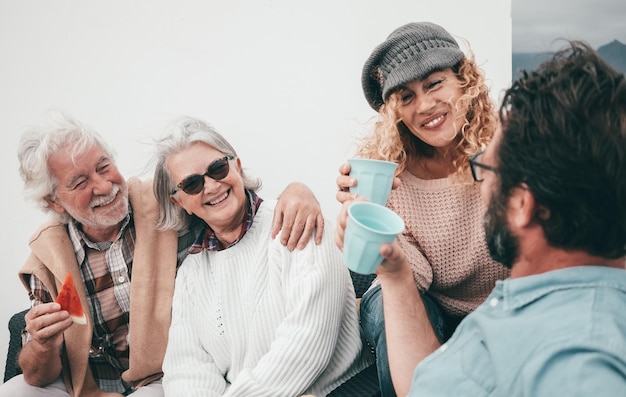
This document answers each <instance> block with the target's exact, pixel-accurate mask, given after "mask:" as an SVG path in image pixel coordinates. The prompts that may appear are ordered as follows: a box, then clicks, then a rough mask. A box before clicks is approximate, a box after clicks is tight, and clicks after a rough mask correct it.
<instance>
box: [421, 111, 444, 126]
mask: <svg viewBox="0 0 626 397" xmlns="http://www.w3.org/2000/svg"><path fill="white" fill-rule="evenodd" d="M441 120H443V114H442V115H441V116H439V117H437V118H436V119H433V120H431V121H429V122H428V123H426V124H424V127H432V126H433V125H435V124H437V123H439V122H441Z"/></svg>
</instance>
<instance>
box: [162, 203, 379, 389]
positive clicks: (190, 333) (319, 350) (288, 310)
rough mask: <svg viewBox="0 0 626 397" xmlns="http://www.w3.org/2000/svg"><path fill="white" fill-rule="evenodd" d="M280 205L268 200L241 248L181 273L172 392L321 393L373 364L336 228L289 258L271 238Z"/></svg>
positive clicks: (170, 360)
mask: <svg viewBox="0 0 626 397" xmlns="http://www.w3.org/2000/svg"><path fill="white" fill-rule="evenodd" d="M274 205H275V202H274V201H264V202H263V203H262V204H261V206H260V208H259V210H258V212H257V214H256V215H255V217H254V222H253V224H252V227H251V228H250V230H248V232H247V233H246V234H245V236H244V237H243V239H242V240H241V241H240V242H239V243H237V244H236V245H234V246H233V247H231V248H228V249H226V250H223V251H219V252H208V251H203V252H201V253H199V254H195V255H189V256H188V257H187V259H185V261H184V262H183V264H182V266H181V268H180V269H179V271H178V275H177V278H176V287H175V292H174V301H173V309H172V325H171V328H170V333H169V342H168V346H167V350H166V355H165V360H164V363H163V371H164V373H165V375H164V378H163V386H164V389H165V395H166V396H181V397H193V396H202V397H207V396H255V397H260V396H268V397H279V396H288V397H294V396H298V395H302V394H305V393H310V394H314V395H316V396H318V397H319V396H325V395H326V394H328V393H329V392H330V391H332V390H333V389H334V388H336V387H337V386H338V385H340V384H341V383H343V382H344V381H346V380H347V379H348V378H350V377H351V376H352V375H354V374H355V373H357V372H358V371H360V370H361V369H363V368H364V367H366V366H367V365H368V364H369V363H370V362H371V358H370V355H369V354H368V352H367V349H366V348H364V347H363V344H362V341H361V337H360V330H359V324H358V317H357V311H356V302H355V295H354V288H353V287H352V283H351V280H350V275H349V273H348V270H347V268H346V267H345V266H344V265H343V262H342V257H341V254H340V251H339V250H338V248H337V247H336V245H335V243H334V241H333V233H332V231H331V230H325V232H324V238H323V242H322V244H321V245H316V244H315V242H313V241H311V242H309V244H308V245H307V246H306V248H305V249H304V250H302V251H300V250H295V251H293V252H289V251H288V250H287V248H285V247H284V246H283V245H282V244H281V243H280V241H279V240H278V238H276V239H275V240H272V239H271V222H272V214H273V210H274ZM326 225H330V224H329V223H328V222H326Z"/></svg>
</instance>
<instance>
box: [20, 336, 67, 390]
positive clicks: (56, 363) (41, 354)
mask: <svg viewBox="0 0 626 397" xmlns="http://www.w3.org/2000/svg"><path fill="white" fill-rule="evenodd" d="M19 365H20V368H21V369H22V372H23V374H24V380H25V381H26V383H28V384H30V385H33V386H38V387H43V386H46V385H48V384H50V383H52V382H54V380H55V379H56V378H58V377H59V375H60V374H61V369H62V363H61V351H60V349H59V348H53V349H47V348H45V347H43V346H41V345H39V344H38V343H37V342H34V341H30V342H28V343H26V345H24V347H23V348H22V351H21V352H20V356H19Z"/></svg>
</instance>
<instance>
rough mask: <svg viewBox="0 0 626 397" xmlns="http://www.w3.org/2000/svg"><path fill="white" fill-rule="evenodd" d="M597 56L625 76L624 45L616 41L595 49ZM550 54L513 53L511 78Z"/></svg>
mask: <svg viewBox="0 0 626 397" xmlns="http://www.w3.org/2000/svg"><path fill="white" fill-rule="evenodd" d="M596 50H597V51H598V54H599V55H600V56H601V57H602V59H604V60H605V61H606V62H607V63H609V64H610V65H611V66H613V67H614V68H615V69H616V70H618V71H619V72H621V73H624V74H626V45H624V44H622V43H620V42H619V41H618V40H613V41H612V42H610V43H608V44H605V45H603V46H600V47H599V48H597V49H596ZM551 55H552V54H551V53H549V52H514V53H513V54H512V61H513V70H512V72H513V73H512V75H511V77H512V78H513V79H514V78H515V77H516V75H517V73H518V72H519V71H520V70H527V71H531V70H533V69H535V68H536V67H537V66H539V64H540V63H541V62H543V61H545V60H547V59H548V58H550V56H551Z"/></svg>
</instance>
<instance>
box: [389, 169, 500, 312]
mask: <svg viewBox="0 0 626 397" xmlns="http://www.w3.org/2000/svg"><path fill="white" fill-rule="evenodd" d="M400 179H401V180H402V184H401V185H400V187H399V188H397V189H394V190H393V191H392V192H391V195H390V196H389V200H388V203H387V206H388V207H389V208H391V209H392V210H394V211H396V212H397V213H398V214H399V215H400V216H401V217H402V219H404V222H405V224H406V228H405V230H404V232H403V234H402V235H401V236H399V239H398V240H399V243H400V245H401V247H402V248H403V250H404V252H405V253H406V254H407V256H408V259H409V262H410V264H411V267H412V269H413V276H414V278H415V283H416V285H417V287H418V288H419V289H420V290H422V291H428V292H429V293H430V294H431V295H432V296H433V297H434V298H435V299H436V300H437V301H438V302H439V303H440V304H441V305H442V307H443V308H444V310H446V311H447V312H448V313H450V314H452V315H466V314H467V313H469V312H470V311H473V310H474V309H475V308H476V307H477V306H478V305H479V304H481V303H482V302H483V301H484V300H485V299H486V298H487V296H488V295H489V293H490V292H491V290H492V289H493V288H494V286H495V282H496V280H501V279H505V278H507V277H508V276H509V270H508V269H507V268H505V267H504V266H502V265H501V264H499V263H497V262H495V261H494V260H493V259H491V256H490V255H489V250H488V248H487V245H486V242H485V231H484V229H483V215H484V212H485V205H484V203H483V201H482V199H481V197H480V184H479V183H475V182H462V181H460V180H459V179H458V178H444V179H434V180H424V179H419V178H416V177H415V176H414V175H413V174H411V173H409V172H408V171H405V172H403V173H402V174H401V175H400Z"/></svg>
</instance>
